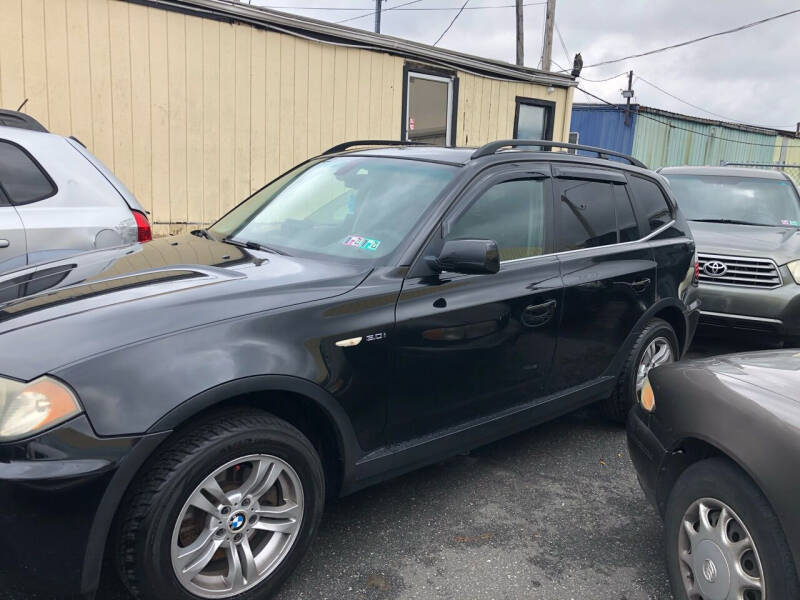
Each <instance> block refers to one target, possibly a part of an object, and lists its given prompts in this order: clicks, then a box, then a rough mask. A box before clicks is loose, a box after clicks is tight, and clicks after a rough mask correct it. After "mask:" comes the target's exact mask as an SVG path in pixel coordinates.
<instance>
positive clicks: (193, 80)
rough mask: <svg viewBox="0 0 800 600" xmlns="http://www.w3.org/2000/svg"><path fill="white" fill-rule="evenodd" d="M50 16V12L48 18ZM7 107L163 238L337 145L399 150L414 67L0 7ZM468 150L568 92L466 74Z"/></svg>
mask: <svg viewBox="0 0 800 600" xmlns="http://www.w3.org/2000/svg"><path fill="white" fill-rule="evenodd" d="M45 8H46V9H45ZM0 14H2V15H3V16H2V18H0V106H2V107H3V108H11V109H16V108H17V107H18V106H19V105H20V104H21V103H22V101H23V100H25V99H26V98H27V99H28V102H27V104H26V105H25V108H24V111H25V112H26V113H28V114H30V115H32V116H34V117H35V118H37V119H38V120H40V121H41V122H42V124H43V125H44V126H45V127H47V128H48V129H50V130H51V131H53V132H55V133H59V134H62V135H74V136H75V137H77V138H78V139H80V140H81V141H82V142H83V143H85V144H86V145H87V147H88V148H89V149H90V150H91V151H92V152H93V153H94V154H95V155H97V157H98V158H100V160H102V161H103V162H104V163H105V164H106V165H107V166H108V167H109V168H111V169H112V170H113V171H114V173H115V174H116V175H117V176H118V177H119V178H120V179H121V180H122V181H123V182H124V183H125V185H126V186H128V187H129V188H130V189H131V191H133V193H134V195H135V196H136V197H137V198H138V200H139V201H140V202H141V203H142V205H143V206H144V207H145V209H146V210H148V211H150V218H151V221H152V222H153V228H154V232H155V234H156V235H164V234H168V233H179V232H182V231H185V230H186V229H191V228H195V227H196V226H198V225H205V224H208V223H210V222H212V221H214V220H216V219H217V218H218V217H219V216H220V215H221V214H223V213H224V212H225V211H226V210H228V209H230V208H231V207H232V206H234V205H235V204H236V203H237V202H238V201H240V200H242V199H243V198H244V197H246V196H247V195H249V194H250V193H251V192H253V191H255V190H256V189H258V188H260V187H261V186H262V185H264V183H266V182H267V181H269V180H271V179H273V178H274V177H276V176H277V175H279V174H280V173H281V172H283V171H285V170H287V169H289V168H291V167H292V166H293V165H295V164H297V163H298V162H301V161H303V160H305V159H306V158H308V157H310V156H314V155H316V154H319V153H320V152H321V151H323V150H325V149H326V148H329V147H331V146H333V145H335V144H337V143H339V142H342V141H346V140H351V139H369V138H379V139H398V137H399V135H400V129H401V114H402V103H403V98H402V91H403V65H404V62H405V61H404V59H403V58H402V57H399V56H394V55H390V54H386V53H381V52H377V51H370V50H363V49H358V48H348V47H343V46H334V45H331V44H324V43H319V42H314V41H309V40H306V39H302V38H299V37H294V36H291V35H286V34H282V33H276V32H274V31H265V30H263V29H258V28H255V27H252V26H250V25H244V24H229V23H225V22H222V21H217V20H212V19H203V18H200V17H196V16H191V15H186V14H183V13H180V12H171V11H165V10H162V9H158V8H153V7H147V6H143V5H140V4H135V3H130V2H125V1H122V0H0ZM458 78H459V97H458V107H457V115H456V119H457V132H456V133H457V137H456V140H457V143H458V144H459V145H480V144H483V143H486V142H488V141H491V140H494V139H499V138H510V137H512V133H513V126H514V110H515V99H516V97H517V96H522V97H529V98H539V99H544V100H548V101H552V102H555V103H556V108H555V120H554V133H553V136H554V139H556V140H566V138H567V134H568V132H569V125H570V117H571V111H570V110H569V106H570V105H571V101H572V89H571V88H560V87H556V88H551V91H550V92H548V91H547V88H546V87H545V86H543V85H536V84H530V83H517V82H509V81H500V80H497V79H491V78H487V77H481V76H476V75H473V74H469V73H465V72H458Z"/></svg>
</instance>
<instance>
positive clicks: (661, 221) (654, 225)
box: [628, 176, 672, 233]
mask: <svg viewBox="0 0 800 600" xmlns="http://www.w3.org/2000/svg"><path fill="white" fill-rule="evenodd" d="M628 181H629V182H630V187H631V191H632V192H633V200H634V202H635V206H636V210H637V212H638V213H639V216H640V217H641V219H642V223H643V224H644V227H645V231H646V233H650V232H651V231H655V230H656V229H658V228H659V227H663V226H664V225H666V224H667V223H669V222H670V221H671V220H672V211H671V210H670V208H669V204H667V199H666V198H665V197H664V194H663V192H662V191H661V188H659V187H658V186H657V185H656V184H655V183H653V182H652V181H649V180H647V179H642V178H641V177H635V176H631V177H628Z"/></svg>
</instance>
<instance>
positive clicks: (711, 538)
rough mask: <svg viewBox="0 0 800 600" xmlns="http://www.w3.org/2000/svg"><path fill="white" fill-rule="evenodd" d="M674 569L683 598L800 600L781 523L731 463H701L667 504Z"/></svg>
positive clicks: (685, 475) (671, 572)
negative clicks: (788, 599)
mask: <svg viewBox="0 0 800 600" xmlns="http://www.w3.org/2000/svg"><path fill="white" fill-rule="evenodd" d="M664 526H665V530H666V536H667V540H666V551H667V570H668V572H669V578H670V583H671V585H672V593H673V594H674V596H675V598H676V600H694V599H698V598H703V599H705V600H715V599H728V598H731V599H734V598H735V599H737V600H739V599H741V600H772V599H779V598H800V586H798V582H797V574H796V572H795V567H794V562H793V561H792V555H791V552H790V551H789V547H788V546H787V544H786V538H785V536H784V534H783V530H782V529H781V526H780V523H779V522H778V518H777V517H776V516H775V513H774V512H773V511H772V508H771V507H770V505H769V502H768V501H767V499H766V498H765V497H764V495H763V494H762V493H761V491H760V490H759V489H758V488H757V487H756V485H755V484H754V483H753V482H752V480H751V479H750V478H749V477H748V476H747V475H746V474H745V473H744V472H743V471H741V470H740V469H739V468H738V467H737V466H735V465H734V464H733V463H731V462H730V461H728V460H727V459H724V458H712V459H708V460H704V461H701V462H699V463H696V464H694V465H692V466H691V467H689V468H688V469H686V471H685V472H684V473H683V474H682V475H681V476H680V477H679V478H678V480H677V482H676V483H675V486H674V487H673V489H672V491H671V493H670V496H669V499H668V500H667V507H666V516H665V519H664Z"/></svg>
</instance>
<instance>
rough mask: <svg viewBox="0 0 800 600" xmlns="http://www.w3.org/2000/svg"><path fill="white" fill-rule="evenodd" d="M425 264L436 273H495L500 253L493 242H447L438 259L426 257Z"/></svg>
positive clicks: (497, 268)
mask: <svg viewBox="0 0 800 600" xmlns="http://www.w3.org/2000/svg"><path fill="white" fill-rule="evenodd" d="M425 262H426V263H427V264H428V266H429V267H430V268H431V269H433V270H434V271H436V272H437V273H441V272H442V271H448V272H450V273H465V274H470V275H472V274H485V273H497V272H498V271H499V270H500V252H499V251H498V250H497V242H495V241H494V240H449V241H446V242H445V243H444V247H443V248H442V251H441V252H440V253H439V256H438V257H435V256H426V257H425Z"/></svg>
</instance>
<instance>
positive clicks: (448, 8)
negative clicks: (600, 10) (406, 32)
mask: <svg viewBox="0 0 800 600" xmlns="http://www.w3.org/2000/svg"><path fill="white" fill-rule="evenodd" d="M542 4H547V2H527V3H525V4H523V5H522V6H539V5H542ZM401 6H402V5H401ZM515 7H516V5H515V4H496V5H492V6H468V7H467V8H465V9H464V10H487V9H492V8H515ZM261 8H271V9H275V10H281V9H294V10H328V11H362V10H368V9H366V8H356V7H353V6H289V5H280V6H273V5H267V4H264V5H261ZM383 10H384V11H387V10H412V11H420V10H422V11H426V10H433V11H453V10H459V8H458V7H457V6H424V7H423V6H420V7H419V8H400V7H399V6H398V7H394V8H384V9H383ZM373 12H374V11H373ZM364 16H369V15H364Z"/></svg>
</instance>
